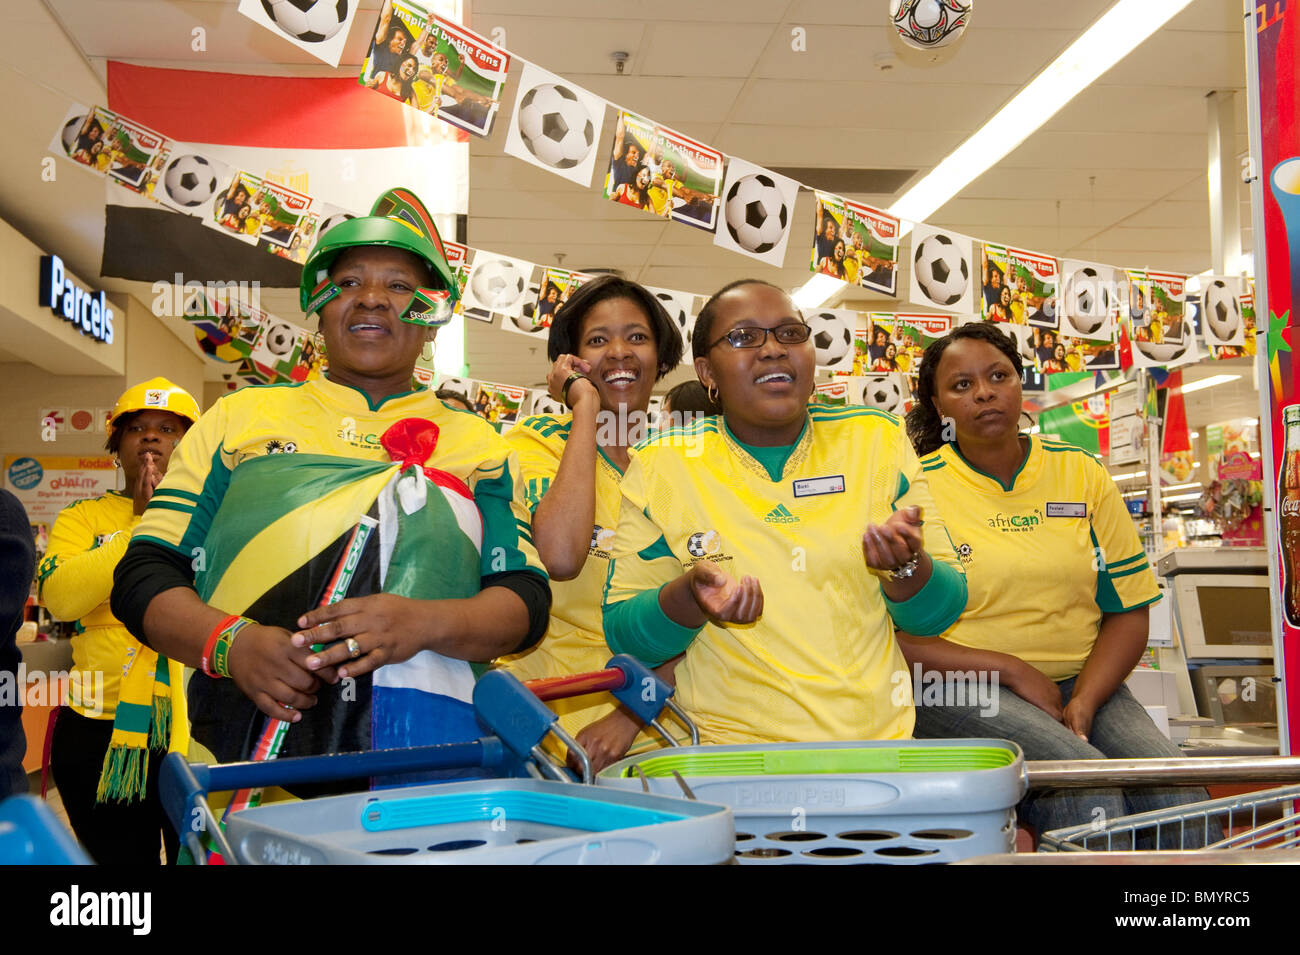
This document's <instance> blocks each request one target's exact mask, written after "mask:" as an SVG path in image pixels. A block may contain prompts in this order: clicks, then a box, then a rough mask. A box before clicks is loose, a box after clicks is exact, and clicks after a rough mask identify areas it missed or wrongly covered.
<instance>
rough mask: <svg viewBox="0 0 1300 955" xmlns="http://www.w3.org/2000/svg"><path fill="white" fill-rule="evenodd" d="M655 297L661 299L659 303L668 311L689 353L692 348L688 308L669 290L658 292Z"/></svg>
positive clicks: (669, 317)
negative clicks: (669, 292) (668, 291)
mask: <svg viewBox="0 0 1300 955" xmlns="http://www.w3.org/2000/svg"><path fill="white" fill-rule="evenodd" d="M655 298H657V299H659V304H660V305H662V306H663V307H664V311H665V312H667V313H668V319H669V320H670V321H671V322H672V323H673V327H674V328H676V329H677V332H678V334H679V335H681V336H682V346H683V347H684V348H685V349H686V352H687V354H689V353H690V350H691V328H690V327H689V326H690V324H691V317H690V316H689V315H688V314H686V309H684V308H682V306H681V304H680V303H679V302H678V301H677V300H676V299H675V298H673V297H672V296H671V295H669V294H668V293H667V292H656V293H655Z"/></svg>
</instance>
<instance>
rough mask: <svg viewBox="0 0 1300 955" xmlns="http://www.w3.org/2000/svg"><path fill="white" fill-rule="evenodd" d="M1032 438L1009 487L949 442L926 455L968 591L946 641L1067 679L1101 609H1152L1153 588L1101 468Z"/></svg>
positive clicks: (1080, 453) (1073, 450) (1061, 446)
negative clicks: (997, 654) (1004, 656)
mask: <svg viewBox="0 0 1300 955" xmlns="http://www.w3.org/2000/svg"><path fill="white" fill-rule="evenodd" d="M1029 441H1030V448H1029V456H1028V457H1027V458H1026V459H1025V463H1024V465H1023V466H1022V467H1021V469H1020V471H1019V473H1017V474H1016V476H1015V478H1014V479H1013V481H1012V485H1011V487H1010V489H1008V488H1005V487H1003V486H1002V484H1001V483H1000V482H999V481H998V480H997V479H996V478H993V477H990V476H988V475H987V474H984V473H982V472H980V471H977V470H976V469H975V468H973V467H972V466H971V465H970V464H968V463H967V462H966V461H965V460H964V459H963V458H962V456H961V454H960V453H959V452H958V450H957V448H956V446H955V445H951V444H948V445H944V446H943V447H942V448H940V449H939V450H938V451H936V452H934V453H933V454H929V455H927V456H926V457H925V458H923V459H922V462H921V463H922V467H923V468H924V469H925V473H926V476H927V477H928V478H929V482H930V490H931V493H933V494H934V499H935V502H936V503H937V504H938V505H939V509H940V511H941V512H942V513H943V515H944V517H945V518H946V519H947V524H948V532H949V534H951V535H952V540H953V543H954V544H955V545H956V547H957V553H958V556H959V557H960V558H961V561H962V563H963V564H964V565H965V566H966V580H967V586H968V590H969V595H970V596H969V600H968V603H967V605H966V612H965V613H964V614H962V616H961V619H960V620H958V621H957V623H956V624H955V625H954V626H953V627H952V628H951V629H950V630H949V631H948V632H947V633H945V634H943V637H944V639H946V640H951V641H952V642H953V643H959V644H962V645H963V646H969V647H976V648H979V649H982V650H996V651H999V652H1002V653H1009V654H1011V655H1013V656H1016V657H1019V658H1020V659H1021V660H1024V661H1025V662H1027V663H1029V664H1031V665H1033V666H1034V667H1036V668H1037V669H1039V670H1041V671H1042V672H1043V673H1044V674H1046V675H1047V676H1049V677H1051V678H1052V679H1053V680H1064V679H1067V678H1069V677H1072V676H1076V675H1077V674H1078V673H1079V671H1080V670H1081V669H1083V664H1084V661H1086V660H1087V659H1088V654H1089V653H1090V652H1091V651H1092V646H1093V643H1094V642H1096V639H1097V629H1098V627H1099V625H1100V623H1101V615H1102V614H1103V613H1119V612H1122V611H1125V610H1133V609H1135V608H1137V607H1142V606H1145V605H1147V604H1150V603H1154V602H1155V601H1156V600H1158V599H1159V591H1158V590H1157V588H1156V580H1155V575H1154V574H1153V573H1152V571H1151V563H1150V561H1149V560H1148V559H1147V556H1146V554H1145V553H1144V552H1143V550H1142V542H1141V540H1140V539H1139V538H1138V534H1137V530H1136V529H1135V528H1134V527H1133V519H1132V518H1131V517H1129V514H1128V511H1127V510H1125V508H1124V501H1123V498H1122V497H1121V496H1120V493H1119V491H1118V490H1117V489H1116V487H1115V484H1114V482H1113V481H1112V480H1111V479H1110V476H1109V475H1108V474H1107V473H1106V470H1105V468H1103V467H1102V466H1101V464H1100V463H1099V462H1098V461H1097V459H1096V458H1095V457H1093V456H1092V455H1091V454H1089V453H1088V452H1087V451H1084V450H1083V449H1082V448H1077V447H1075V446H1074V445H1072V444H1067V443H1065V442H1063V441H1050V440H1042V439H1040V438H1038V437H1037V436H1031V437H1030V438H1029Z"/></svg>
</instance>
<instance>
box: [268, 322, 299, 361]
mask: <svg viewBox="0 0 1300 955" xmlns="http://www.w3.org/2000/svg"><path fill="white" fill-rule="evenodd" d="M295 337H296V336H295V335H294V331H293V326H292V325H285V324H283V323H281V324H279V325H272V326H271V327H270V328H268V329H267V330H266V337H265V338H263V339H262V347H263V348H265V349H266V350H267V351H269V352H270V353H271V354H272V355H276V356H278V357H283V356H285V355H287V354H289V352H291V351H293V341H294V338H295Z"/></svg>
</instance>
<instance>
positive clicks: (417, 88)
mask: <svg viewBox="0 0 1300 955" xmlns="http://www.w3.org/2000/svg"><path fill="white" fill-rule="evenodd" d="M446 81H447V77H446V75H445V74H443V73H436V74H434V77H433V82H432V83H430V82H427V81H425V80H415V81H414V82H413V83H411V91H412V92H413V93H414V94H415V108H416V109H418V110H420V111H421V112H423V113H428V112H430V111H432V112H435V113H436V112H437V110H436V108H435V107H437V106H438V105H440V103H441V101H442V84H443V83H445V82H446Z"/></svg>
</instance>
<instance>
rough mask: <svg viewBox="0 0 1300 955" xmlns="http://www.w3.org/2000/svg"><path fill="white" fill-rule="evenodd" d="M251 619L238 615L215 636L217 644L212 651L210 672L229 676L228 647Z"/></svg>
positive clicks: (232, 644) (231, 645)
mask: <svg viewBox="0 0 1300 955" xmlns="http://www.w3.org/2000/svg"><path fill="white" fill-rule="evenodd" d="M252 622H253V621H251V620H249V619H248V618H247V617H240V618H239V619H238V620H236V621H235V622H234V623H232V624H231V625H230V626H229V627H227V628H226V629H225V630H223V631H222V632H221V635H220V636H218V637H217V645H216V647H215V648H214V649H213V651H212V672H213V673H215V674H216V675H217V676H224V677H229V676H230V648H231V647H233V646H234V645H235V637H237V636H239V631H241V630H243V629H244V628H245V627H247V626H248V625H249V624H251V623H252Z"/></svg>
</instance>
